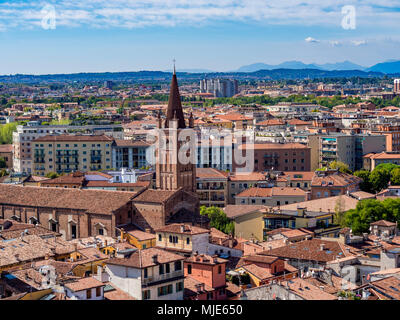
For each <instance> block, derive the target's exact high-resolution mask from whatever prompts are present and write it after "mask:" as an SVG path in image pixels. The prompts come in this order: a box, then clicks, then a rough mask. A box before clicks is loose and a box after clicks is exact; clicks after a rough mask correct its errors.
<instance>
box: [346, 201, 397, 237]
mask: <svg viewBox="0 0 400 320" xmlns="http://www.w3.org/2000/svg"><path fill="white" fill-rule="evenodd" d="M382 219H383V220H387V221H392V222H396V221H397V222H400V199H392V198H389V199H385V200H384V201H379V200H376V199H367V200H362V201H360V202H358V204H357V206H356V208H355V209H352V210H349V211H347V212H346V213H345V216H344V225H345V226H347V227H350V228H351V229H352V230H353V233H355V234H361V233H363V232H368V230H369V226H370V223H371V222H375V221H378V220H382Z"/></svg>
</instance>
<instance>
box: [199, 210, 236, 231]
mask: <svg viewBox="0 0 400 320" xmlns="http://www.w3.org/2000/svg"><path fill="white" fill-rule="evenodd" d="M200 214H201V215H203V216H207V217H208V218H209V219H210V227H212V228H215V229H217V230H219V231H222V232H224V233H226V234H233V233H234V231H235V226H234V223H233V221H230V220H229V219H228V217H227V216H226V214H225V212H224V211H222V209H220V208H218V207H208V208H207V207H205V206H201V207H200Z"/></svg>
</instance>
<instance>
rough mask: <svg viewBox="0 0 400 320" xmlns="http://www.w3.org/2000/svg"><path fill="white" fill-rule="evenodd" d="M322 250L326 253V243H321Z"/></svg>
mask: <svg viewBox="0 0 400 320" xmlns="http://www.w3.org/2000/svg"><path fill="white" fill-rule="evenodd" d="M320 248H321V251H324V249H325V243H321V246H320Z"/></svg>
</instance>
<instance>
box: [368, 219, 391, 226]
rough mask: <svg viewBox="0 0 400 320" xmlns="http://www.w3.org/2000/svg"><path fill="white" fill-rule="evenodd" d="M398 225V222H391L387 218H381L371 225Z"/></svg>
mask: <svg viewBox="0 0 400 320" xmlns="http://www.w3.org/2000/svg"><path fill="white" fill-rule="evenodd" d="M396 225H397V224H396V223H395V222H390V221H386V220H379V221H376V222H372V223H371V226H380V227H394V226H396Z"/></svg>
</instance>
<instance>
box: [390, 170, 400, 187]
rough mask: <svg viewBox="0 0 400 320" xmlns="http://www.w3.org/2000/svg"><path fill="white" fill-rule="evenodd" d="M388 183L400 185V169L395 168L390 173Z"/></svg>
mask: <svg viewBox="0 0 400 320" xmlns="http://www.w3.org/2000/svg"><path fill="white" fill-rule="evenodd" d="M390 181H391V183H392V184H394V185H396V186H398V185H400V168H395V169H393V170H392V172H391V173H390Z"/></svg>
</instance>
